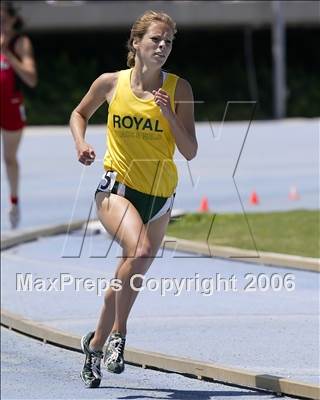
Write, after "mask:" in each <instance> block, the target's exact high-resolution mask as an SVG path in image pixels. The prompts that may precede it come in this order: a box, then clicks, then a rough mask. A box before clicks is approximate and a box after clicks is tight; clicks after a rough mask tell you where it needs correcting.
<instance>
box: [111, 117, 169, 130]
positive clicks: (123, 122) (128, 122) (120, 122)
mask: <svg viewBox="0 0 320 400" xmlns="http://www.w3.org/2000/svg"><path fill="white" fill-rule="evenodd" d="M113 127H114V128H120V129H123V128H124V129H134V130H137V131H138V130H141V131H152V132H163V130H162V129H161V126H160V121H159V120H157V119H156V120H154V119H150V118H143V117H136V116H131V115H124V116H120V115H116V114H114V115H113Z"/></svg>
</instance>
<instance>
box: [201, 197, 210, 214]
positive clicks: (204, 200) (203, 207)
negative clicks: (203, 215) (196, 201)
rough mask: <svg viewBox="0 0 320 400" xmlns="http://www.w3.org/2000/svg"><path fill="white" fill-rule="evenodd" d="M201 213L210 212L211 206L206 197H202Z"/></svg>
mask: <svg viewBox="0 0 320 400" xmlns="http://www.w3.org/2000/svg"><path fill="white" fill-rule="evenodd" d="M199 211H200V212H208V211H209V204H208V198H207V197H206V196H204V197H202V199H201V202H200V207H199Z"/></svg>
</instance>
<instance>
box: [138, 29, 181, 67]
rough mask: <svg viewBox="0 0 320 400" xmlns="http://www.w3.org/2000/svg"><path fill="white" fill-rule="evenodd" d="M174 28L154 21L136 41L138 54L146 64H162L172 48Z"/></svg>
mask: <svg viewBox="0 0 320 400" xmlns="http://www.w3.org/2000/svg"><path fill="white" fill-rule="evenodd" d="M173 35H174V33H173V31H172V29H171V28H170V27H169V26H168V25H167V24H165V23H163V22H153V23H152V24H151V25H150V26H149V28H148V30H147V32H146V33H145V35H144V36H143V38H142V39H141V40H140V41H137V42H134V46H135V47H136V50H137V54H138V56H140V57H141V59H142V61H143V62H144V63H146V64H152V65H157V66H160V67H161V66H162V65H163V64H164V63H165V62H166V61H167V58H168V56H169V54H170V52H171V49H172V41H173Z"/></svg>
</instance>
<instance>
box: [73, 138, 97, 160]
mask: <svg viewBox="0 0 320 400" xmlns="http://www.w3.org/2000/svg"><path fill="white" fill-rule="evenodd" d="M77 152H78V160H79V162H81V164H84V165H91V164H92V163H93V162H94V159H95V158H96V153H95V151H94V150H93V148H92V147H91V146H90V145H89V144H88V143H85V142H84V143H82V144H81V145H79V146H77Z"/></svg>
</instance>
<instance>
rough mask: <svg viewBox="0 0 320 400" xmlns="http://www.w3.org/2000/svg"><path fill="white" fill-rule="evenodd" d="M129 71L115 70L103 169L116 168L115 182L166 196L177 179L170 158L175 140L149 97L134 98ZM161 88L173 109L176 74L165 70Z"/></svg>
mask: <svg viewBox="0 0 320 400" xmlns="http://www.w3.org/2000/svg"><path fill="white" fill-rule="evenodd" d="M131 72H132V69H127V70H123V71H120V72H119V77H118V82H117V86H116V89H115V93H114V95H113V98H112V100H111V102H110V105H109V115H108V122H107V145H108V148H107V152H106V154H105V157H104V168H105V169H106V170H107V169H111V170H114V171H117V173H118V174H117V178H116V179H117V181H119V182H122V183H124V184H125V185H127V186H129V187H131V188H133V189H136V190H139V191H140V192H143V193H147V194H151V195H154V196H160V197H170V196H171V195H172V193H173V192H174V190H175V187H176V186H177V182H178V173H177V168H176V165H175V163H174V161H173V154H174V151H175V139H174V136H173V134H172V132H171V128H170V125H169V123H168V121H167V119H166V118H165V117H163V115H162V113H161V111H160V108H159V107H158V106H157V105H156V104H155V102H154V100H153V99H150V100H144V99H140V98H139V97H137V96H136V95H135V94H134V93H133V91H132V89H131V82H130V81H131ZM164 75H165V78H164V82H163V85H162V88H163V89H164V90H165V91H166V92H167V93H168V94H169V96H170V99H171V106H172V109H173V110H174V94H175V88H176V84H177V81H178V76H176V75H174V74H169V73H165V74H164Z"/></svg>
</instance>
